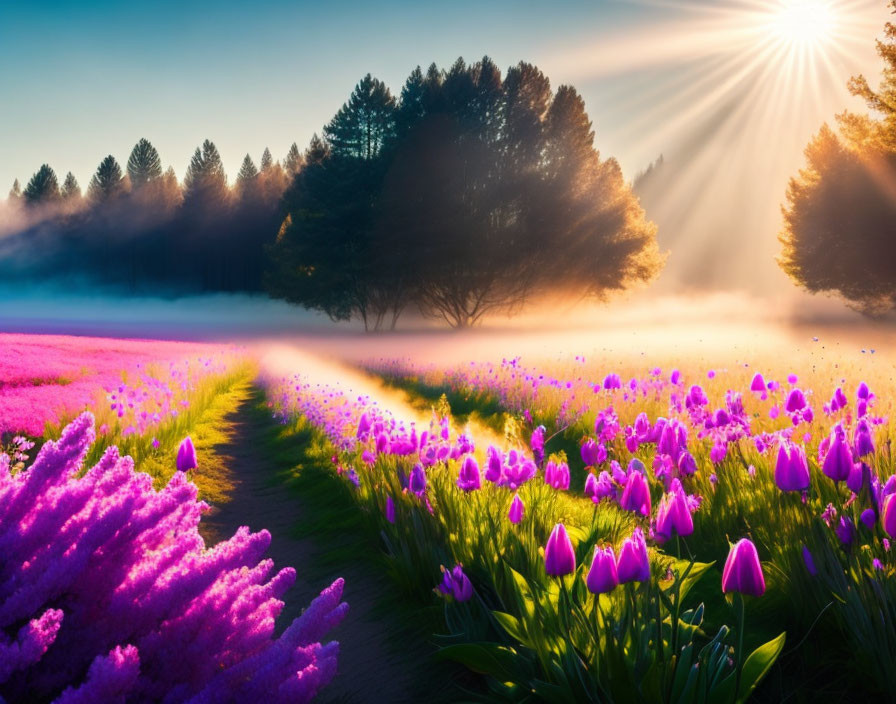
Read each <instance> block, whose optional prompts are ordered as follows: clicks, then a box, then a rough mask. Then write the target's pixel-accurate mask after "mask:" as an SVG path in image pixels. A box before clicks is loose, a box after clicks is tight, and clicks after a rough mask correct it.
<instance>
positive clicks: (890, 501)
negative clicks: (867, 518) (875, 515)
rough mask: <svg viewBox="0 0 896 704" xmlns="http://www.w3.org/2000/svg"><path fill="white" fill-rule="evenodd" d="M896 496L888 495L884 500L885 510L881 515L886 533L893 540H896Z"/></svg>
mask: <svg viewBox="0 0 896 704" xmlns="http://www.w3.org/2000/svg"><path fill="white" fill-rule="evenodd" d="M894 497H896V494H888V495H887V497H886V498H885V499H884V510H883V513H882V514H881V520H882V521H883V525H884V531H885V532H886V533H887V535H889V536H890V537H891V538H896V500H894Z"/></svg>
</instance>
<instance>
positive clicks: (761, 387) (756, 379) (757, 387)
mask: <svg viewBox="0 0 896 704" xmlns="http://www.w3.org/2000/svg"><path fill="white" fill-rule="evenodd" d="M750 391H760V392H761V391H765V379H763V378H762V374H759V373H758V372H757V373H756V374H755V375H754V376H753V381H751V382H750Z"/></svg>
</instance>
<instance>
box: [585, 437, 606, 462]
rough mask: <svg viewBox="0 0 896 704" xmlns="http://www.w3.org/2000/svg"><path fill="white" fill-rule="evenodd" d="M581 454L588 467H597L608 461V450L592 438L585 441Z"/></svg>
mask: <svg viewBox="0 0 896 704" xmlns="http://www.w3.org/2000/svg"><path fill="white" fill-rule="evenodd" d="M579 454H581V455H582V462H584V463H585V466H586V467H596V466H597V465H599V464H600V463H601V462H603V461H604V460H605V459H607V450H606V448H605V447H604V446H603V445H601V444H599V443H598V442H597V441H596V440H593V439H591V438H589V439H588V440H586V441H585V443H584V444H583V445H582V447H581V449H580V450H579Z"/></svg>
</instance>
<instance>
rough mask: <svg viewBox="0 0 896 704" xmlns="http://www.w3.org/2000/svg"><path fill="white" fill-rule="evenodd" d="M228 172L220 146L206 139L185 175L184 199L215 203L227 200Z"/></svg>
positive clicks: (197, 150)
mask: <svg viewBox="0 0 896 704" xmlns="http://www.w3.org/2000/svg"><path fill="white" fill-rule="evenodd" d="M226 197H227V174H225V173H224V163H223V161H222V160H221V155H220V154H219V153H218V148H217V147H216V146H215V145H214V143H213V142H211V141H209V140H207V139H206V140H205V141H204V142H203V143H202V146H201V147H197V148H196V151H195V152H194V153H193V158H192V159H191V160H190V165H189V167H188V168H187V174H186V176H185V177H184V199H185V200H188V201H191V202H194V203H195V202H196V201H203V202H204V203H205V204H209V205H211V204H215V203H220V202H222V201H224V200H226Z"/></svg>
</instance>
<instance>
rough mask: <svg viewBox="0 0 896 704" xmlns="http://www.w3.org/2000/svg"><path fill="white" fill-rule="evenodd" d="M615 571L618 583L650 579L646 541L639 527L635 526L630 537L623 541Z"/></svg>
mask: <svg viewBox="0 0 896 704" xmlns="http://www.w3.org/2000/svg"><path fill="white" fill-rule="evenodd" d="M616 573H617V576H618V577H619V583H620V584H626V583H627V582H646V581H647V580H649V579H650V560H649V558H648V557H647V543H645V542H644V532H643V531H642V530H641V528H640V527H638V528H635V530H634V532H633V533H632V535H631V537H629V538H626V539H625V540H624V541H623V543H622V548H620V550H619V559H618V560H617V561H616Z"/></svg>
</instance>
